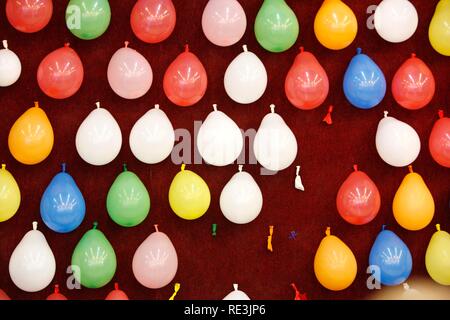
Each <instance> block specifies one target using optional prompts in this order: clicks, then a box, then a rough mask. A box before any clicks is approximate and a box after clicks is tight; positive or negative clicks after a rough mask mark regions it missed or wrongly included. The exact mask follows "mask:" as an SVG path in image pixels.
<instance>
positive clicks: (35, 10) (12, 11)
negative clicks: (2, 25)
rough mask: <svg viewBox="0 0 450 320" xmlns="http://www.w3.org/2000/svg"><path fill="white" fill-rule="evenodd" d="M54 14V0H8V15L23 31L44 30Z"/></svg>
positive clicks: (13, 24)
mask: <svg viewBox="0 0 450 320" xmlns="http://www.w3.org/2000/svg"><path fill="white" fill-rule="evenodd" d="M52 14H53V3H52V0H7V1H6V17H7V18H8V21H9V23H10V24H11V25H12V26H13V27H14V28H16V29H17V30H19V31H21V32H26V33H32V32H38V31H39V30H42V29H43V28H44V27H45V26H46V25H47V24H48V23H49V21H50V19H51V18H52Z"/></svg>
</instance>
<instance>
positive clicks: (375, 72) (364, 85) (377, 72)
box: [344, 48, 386, 109]
mask: <svg viewBox="0 0 450 320" xmlns="http://www.w3.org/2000/svg"><path fill="white" fill-rule="evenodd" d="M344 93H345V97H346V98H347V100H348V101H349V102H350V103H351V104H352V105H353V106H355V107H357V108H360V109H370V108H373V107H375V106H376V105H378V104H379V103H380V102H381V100H383V98H384V95H385V94H386V79H385V78H384V74H383V71H381V69H380V68H379V67H378V66H377V64H376V63H375V62H374V61H373V60H372V59H371V58H369V56H367V55H365V54H363V53H361V48H358V49H357V54H356V55H355V56H354V57H353V58H352V60H351V61H350V64H349V65H348V67H347V71H346V72H345V75H344Z"/></svg>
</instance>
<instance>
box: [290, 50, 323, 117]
mask: <svg viewBox="0 0 450 320" xmlns="http://www.w3.org/2000/svg"><path fill="white" fill-rule="evenodd" d="M284 90H285V92H286V96H287V98H288V99H289V101H290V102H291V103H292V104H293V105H294V106H295V107H297V108H299V109H302V110H311V109H314V108H317V107H318V106H320V105H321V104H322V103H323V102H324V101H325V99H326V98H327V96H328V91H329V82H328V76H327V73H326V72H325V70H324V69H323V68H322V66H321V65H320V63H319V61H317V59H316V57H314V55H313V54H312V53H310V52H307V51H303V47H301V48H300V53H299V54H298V55H297V57H296V58H295V60H294V64H293V65H292V67H291V69H290V70H289V72H288V74H287V76H286V80H285V83H284Z"/></svg>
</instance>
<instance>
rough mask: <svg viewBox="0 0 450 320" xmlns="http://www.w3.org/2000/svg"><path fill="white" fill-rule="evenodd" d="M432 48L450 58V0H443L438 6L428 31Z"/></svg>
mask: <svg viewBox="0 0 450 320" xmlns="http://www.w3.org/2000/svg"><path fill="white" fill-rule="evenodd" d="M428 38H429V39H430V43H431V46H432V47H433V48H434V50H436V51H437V52H439V53H440V54H442V55H444V56H450V0H441V1H439V3H438V4H437V6H436V11H435V12H434V15H433V18H432V19H431V22H430V27H429V29H428Z"/></svg>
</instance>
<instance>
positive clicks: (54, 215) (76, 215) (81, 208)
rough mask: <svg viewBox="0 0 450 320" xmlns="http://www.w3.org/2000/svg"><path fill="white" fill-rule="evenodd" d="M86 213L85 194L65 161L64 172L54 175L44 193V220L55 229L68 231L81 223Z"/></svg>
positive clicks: (62, 231) (42, 200) (42, 214)
mask: <svg viewBox="0 0 450 320" xmlns="http://www.w3.org/2000/svg"><path fill="white" fill-rule="evenodd" d="M85 213H86V204H85V202H84V198H83V195H82V194H81V192H80V189H78V186H77V184H76V183H75V181H74V180H73V178H72V176H71V175H70V174H68V173H66V164H65V163H63V164H62V172H60V173H58V174H57V175H56V176H54V177H53V179H52V181H51V182H50V184H49V185H48V187H47V189H45V192H44V194H43V195H42V199H41V217H42V220H43V221H44V223H45V224H46V225H47V227H49V228H50V229H52V230H53V231H56V232H59V233H67V232H70V231H73V230H75V229H76V228H77V227H78V226H79V225H80V224H81V222H82V221H83V219H84V215H85Z"/></svg>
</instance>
